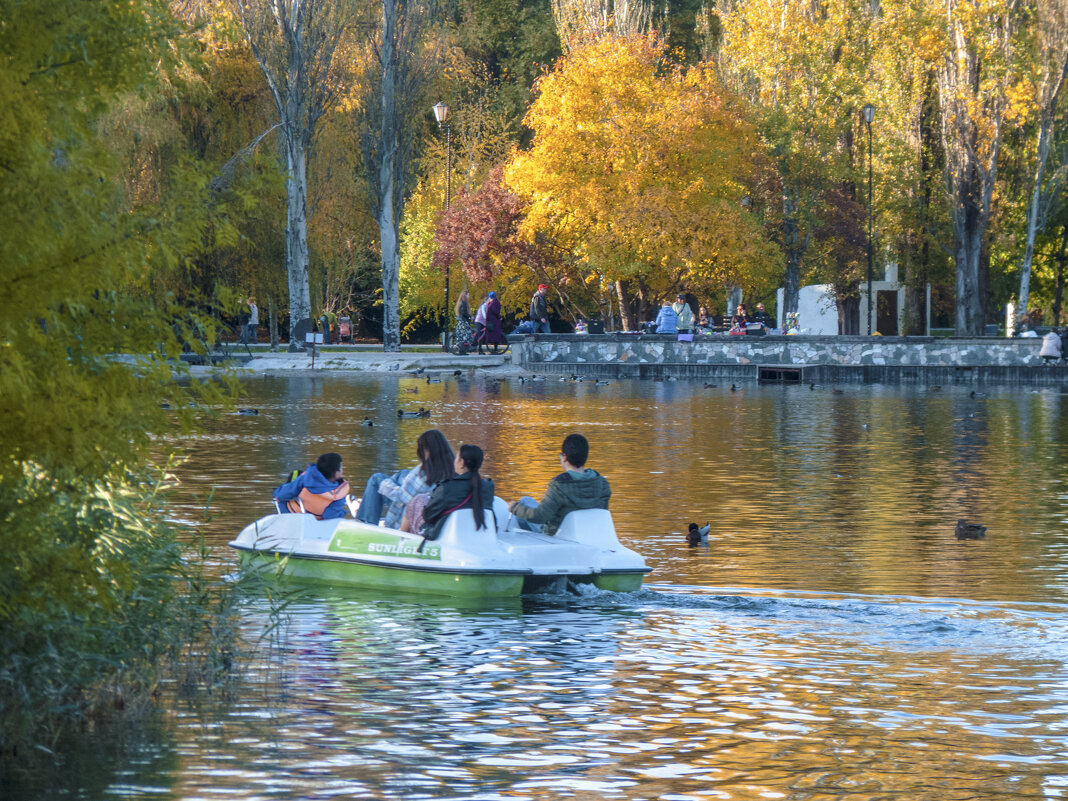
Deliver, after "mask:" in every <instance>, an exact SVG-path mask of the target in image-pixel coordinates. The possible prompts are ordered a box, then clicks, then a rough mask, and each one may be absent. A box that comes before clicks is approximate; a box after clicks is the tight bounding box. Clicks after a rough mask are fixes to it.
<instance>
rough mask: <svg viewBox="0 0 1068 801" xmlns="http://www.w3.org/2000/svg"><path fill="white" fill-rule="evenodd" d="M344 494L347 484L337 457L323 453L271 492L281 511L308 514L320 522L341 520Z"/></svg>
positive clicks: (333, 454)
mask: <svg viewBox="0 0 1068 801" xmlns="http://www.w3.org/2000/svg"><path fill="white" fill-rule="evenodd" d="M348 495H349V482H347V481H346V480H345V479H344V478H343V477H342V475H341V456H340V455H338V454H336V453H324V454H323V455H322V456H320V457H319V458H318V459H317V460H316V461H315V464H310V465H308V467H307V469H305V471H304V472H303V473H301V474H300V475H298V476H297V477H296V478H295V479H293V480H292V481H289V482H287V483H285V484H283V485H282V486H280V487H278V489H276V490H275V491H274V499H275V500H276V501H279V508H280V509H281V511H283V512H302V511H303V512H308V513H309V514H313V515H315V516H316V517H317V518H319V519H320V520H333V519H334V518H338V517H344V516H345V515H346V513H347V512H348V507H347V506H346V504H345V499H346V498H347V497H348ZM301 504H303V505H304V508H303V509H301Z"/></svg>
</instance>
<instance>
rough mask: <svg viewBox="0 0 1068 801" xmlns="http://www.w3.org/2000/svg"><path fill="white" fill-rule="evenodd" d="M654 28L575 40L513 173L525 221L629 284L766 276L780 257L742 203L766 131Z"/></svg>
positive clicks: (705, 284) (543, 85)
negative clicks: (677, 55) (676, 58)
mask: <svg viewBox="0 0 1068 801" xmlns="http://www.w3.org/2000/svg"><path fill="white" fill-rule="evenodd" d="M664 56H665V48H664V44H663V42H662V41H661V40H659V39H658V38H657V37H656V36H653V35H650V36H634V37H619V36H604V37H602V38H600V39H596V40H593V41H589V42H585V43H582V44H580V45H578V46H575V47H573V49H572V50H571V51H570V52H569V54H568V55H567V56H565V57H564V58H561V59H560V61H559V62H558V63H557V65H556V68H555V69H554V70H553V71H552V72H551V73H549V74H547V75H546V76H545V77H544V78H542V79H541V80H540V81H539V83H538V85H537V90H538V98H537V100H536V101H535V102H534V104H533V105H532V107H531V109H530V111H529V112H528V114H527V117H526V120H525V124H526V125H527V126H528V127H530V128H531V129H532V130H533V131H534V139H533V142H532V145H531V148H530V149H529V150H528V151H524V152H517V153H515V154H514V155H513V157H512V159H511V161H510V163H509V164H508V166H507V169H506V171H505V178H506V181H507V183H508V185H509V186H510V187H511V188H512V189H513V190H514V191H515V192H516V193H517V194H518V195H519V196H520V197H521V198H522V199H523V200H525V201H526V202H527V204H528V208H527V216H526V219H525V220H524V221H523V223H522V231H523V233H524V234H525V235H526V236H528V237H530V238H533V237H534V236H535V235H536V234H538V233H539V232H541V233H543V234H548V236H550V237H551V239H552V240H553V241H556V242H567V243H568V244H569V246H570V249H571V251H572V252H573V254H574V257H575V259H576V261H577V262H578V263H579V264H580V265H582V266H583V267H584V269H585V270H586V271H587V272H589V273H593V274H597V275H598V276H600V278H601V280H602V281H607V282H612V283H614V284H615V288H616V291H617V293H618V295H619V301H620V306H621V307H622V311H623V313H624V319H627V316H628V313H627V310H628V308H629V293H631V292H634V291H637V292H640V293H642V295H643V296H646V295H647V294H648V293H650V292H651V293H653V294H662V293H666V292H668V291H669V290H674V289H675V288H681V287H683V286H685V287H686V288H687V289H689V290H690V291H704V292H711V291H715V290H718V289H721V288H722V287H723V286H725V285H738V286H746V287H756V286H759V285H762V284H763V283H764V281H765V280H766V275H767V271H768V270H769V269H771V268H773V267H774V266H775V265H776V264H777V263H778V262H779V261H780V257H779V256H778V254H777V252H776V250H775V247H774V246H773V245H772V244H770V242H769V240H768V238H767V237H766V236H765V233H764V230H763V228H762V224H761V219H760V215H759V214H758V213H754V212H753V211H752V207H751V206H749V205H747V204H746V203H744V202H743V201H744V199H745V198H746V197H747V196H748V195H750V194H751V192H750V189H751V185H752V183H753V182H754V180H755V174H756V172H757V169H758V167H759V165H760V164H762V163H763V154H762V151H761V144H760V140H759V137H758V136H757V135H756V132H755V130H754V129H753V128H752V126H751V125H749V124H748V123H747V122H746V121H745V120H744V118H743V115H742V113H741V108H740V106H739V105H738V104H737V103H736V102H735V101H734V99H733V98H731V97H730V96H729V95H728V94H727V93H726V92H724V91H723V90H722V88H721V87H720V86H719V84H718V83H717V81H716V79H715V77H714V75H713V73H712V71H711V69H708V68H706V67H703V66H696V67H691V68H689V69H684V68H681V67H677V66H673V65H671V64H669V63H668V62H667V60H666V59H665V57H664Z"/></svg>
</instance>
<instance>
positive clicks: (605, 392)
mask: <svg viewBox="0 0 1068 801" xmlns="http://www.w3.org/2000/svg"><path fill="white" fill-rule="evenodd" d="M409 389H417V390H418V392H417V393H415V392H408V391H406V390H409ZM1066 401H1068V396H1064V397H1062V396H1060V395H1058V394H1055V393H1050V392H1038V393H1030V392H1028V393H1020V392H1016V391H1008V390H1006V391H1003V392H993V391H992V392H990V393H989V395H988V396H986V397H979V398H973V397H971V396H970V395H969V393H968V392H967V391H962V390H953V391H951V390H950V388H947V389H946V390H945V391H943V392H941V393H928V392H926V391H922V390H909V389H900V388H894V389H888V388H879V387H847V388H844V391H843V392H842V394H835V393H833V392H832V391H831V390H829V389H828V390H819V389H816V390H810V389H808V388H807V387H757V386H755V385H747V386H745V387H743V388H742V389H741V390H740V391H737V392H731V391H730V390H729V389H726V388H723V389H720V388H716V389H707V390H706V389H702V388H700V385H692V384H687V383H685V382H672V383H667V382H665V383H614V384H611V385H609V386H594V385H592V384H590V383H583V384H577V385H572V384H571V383H569V382H568V383H563V384H562V383H559V382H555V381H552V380H550V381H547V382H544V383H537V384H530V383H527V384H519V383H517V382H503V383H498V382H485V381H481V380H474V379H463V380H459V381H457V380H446V381H445V382H443V383H442V384H432V385H427V384H426V383H425V381H419V380H417V379H414V378H400V379H398V378H394V377H390V378H388V379H377V378H371V379H368V378H358V377H344V378H338V377H332V376H326V377H307V378H285V379H257V380H254V381H250V382H249V396H248V398H247V399H246V400H243V401H242V404H243V405H249V406H256V407H257V408H259V409H260V414H259V415H258V416H255V417H239V416H226V417H223V418H220V419H218V420H217V421H215V422H213V423H212V424H211V426H210V427H209V429H208V430H207V431H206V432H205V434H203V435H202V436H201V437H199V438H198V439H197V440H195V441H193V442H191V443H190V445H191V460H190V462H189V463H188V464H187V465H186V467H185V468H184V474H183V478H184V480H185V481H186V488H185V490H184V491H183V494H182V496H181V497H180V499H179V501H180V503H179V507H178V509H177V514H178V516H179V517H181V518H184V519H188V520H196V519H198V518H199V517H200V516H201V513H202V503H203V499H204V498H205V497H206V496H207V495H208V493H209V491H210V488H211V487H215V488H216V493H215V498H214V502H213V503H214V510H215V512H216V513H218V516H217V517H216V518H215V519H214V520H213V521H212V522H210V523H208V524H206V526H205V530H206V531H207V533H208V535H209V537H210V539H211V541H212V543H213V544H214V547H215V549H216V552H217V554H218V558H219V560H220V562H221V563H223V564H224V565H229V564H230V555H229V554H228V552H227V550H226V548H225V542H226V540H227V539H228V538H230V537H231V536H232V535H233V534H234V532H235V531H236V530H237V529H239V528H240V527H241V526H242V525H244V523H245V522H247V521H248V520H249V519H250V518H252V517H254V516H257V515H259V514H262V513H265V512H266V511H267V510H268V508H269V501H268V500H267V498H268V497H269V493H270V490H271V488H272V487H273V486H275V485H276V484H278V483H279V482H280V481H281V477H282V475H283V474H284V473H285V472H286V471H287V470H288V469H289V468H291V467H293V466H296V465H298V464H301V463H306V462H307V461H308V460H310V459H312V458H314V456H315V455H317V454H318V453H319V452H321V451H323V450H338V451H339V452H341V453H342V455H343V456H344V458H345V468H346V474H347V476H348V477H349V479H350V481H352V482H353V484H354V486H358V485H359V484H360V483H362V481H363V479H365V478H366V476H367V475H368V474H369V473H371V472H372V471H374V470H375V469H379V468H382V467H393V466H398V465H399V466H405V465H407V464H408V463H409V462H410V461H411V460H412V459H413V451H414V443H415V438H416V437H417V436H418V435H419V433H421V432H422V431H423V430H425V428H427V427H428V424H427V421H421V420H404V421H397V420H396V417H395V415H396V408H397V406H398V405H403V406H405V407H409V406H413V405H414V406H425V407H426V408H429V409H430V410H431V412H432V414H433V417H432V418H431V420H430V421H429V423H430V424H432V425H434V426H436V427H439V428H441V429H442V430H443V431H444V432H445V434H446V435H447V436H448V437H449V439H450V441H451V442H453V443H454V444H456V443H459V442H461V441H473V442H478V443H479V444H482V445H483V446H484V447H485V448H486V449H487V452H488V455H489V460H488V461H489V466H488V470H487V472H489V473H490V474H491V475H492V476H493V478H494V479H495V481H496V483H497V486H498V491H499V493H500V494H501V495H502V496H504V497H506V498H511V497H514V496H516V495H518V494H520V493H521V492H531V493H532V494H534V495H539V494H540V492H541V490H542V488H543V487H544V485H545V484H546V483H547V481H548V480H549V479H550V478H551V477H552V475H553V474H554V473H555V472H556V471H557V470H558V466H557V465H558V462H557V460H556V458H555V456H556V453H557V452H558V451H557V450H556V449H557V448H558V446H559V441H560V440H561V439H562V438H563V436H564V435H565V434H566V433H568V432H570V431H572V430H579V431H582V432H583V433H586V434H587V436H589V438H590V440H591V443H592V446H593V453H592V457H591V466H594V467H596V468H597V469H599V470H601V471H602V472H603V473H605V474H606V475H608V476H609V478H610V480H611V481H612V487H613V491H614V494H613V499H612V511H613V515H614V517H615V521H616V526H617V528H618V529H619V531H620V534H621V537H622V538H623V539H624V541H625V542H626V543H627V544H628V545H630V546H631V547H634V548H635V549H637V550H638V551H640V552H642V553H643V554H646V555H647V558H648V559H649V561H650V564H651V565H652V566H653V567H654V572H653V574H652V576H651V577H650V584H649V585H648V586H647V588H646V589H645V590H643V591H641V592H640V593H636V594H633V595H613V594H610V593H600V592H596V591H590V592H588V593H587V594H584V595H581V596H566V597H563V598H551V597H537V598H527V599H522V600H515V601H513V602H508V603H501V604H496V605H492V606H488V607H480V606H477V605H476V606H473V607H470V608H464V607H459V606H456V605H455V604H451V603H447V602H446V603H432V602H427V601H425V600H418V599H410V598H404V597H391V598H382V597H378V596H375V595H373V594H371V595H368V594H365V593H359V592H355V591H341V590H336V589H330V588H322V587H315V586H303V587H301V589H302V591H303V593H304V594H303V595H302V596H301V599H300V600H299V601H297V602H295V603H294V604H293V606H292V607H291V609H290V612H291V618H290V621H289V624H288V626H287V627H286V628H285V629H284V631H283V632H281V635H280V638H279V640H278V642H277V643H276V649H275V650H274V651H273V653H272V654H271V656H270V658H266V657H265V658H264V659H263V660H262V661H261V662H259V663H257V664H256V665H253V666H252V669H251V672H250V675H249V681H248V684H247V686H246V689H245V691H244V693H243V694H242V695H241V696H240V697H239V698H237V699H235V700H234V701H233V702H231V703H226V702H224V701H223V699H219V700H218V702H215V701H213V702H211V703H209V704H207V705H206V706H202V707H197V708H193V707H190V706H189V702H187V701H184V700H182V699H181V698H180V697H177V696H176V697H174V698H172V699H171V700H170V702H169V704H168V707H167V710H166V711H165V713H164V714H163V715H162V716H161V721H160V724H159V726H158V727H157V728H152V729H151V730H146V731H144V732H142V733H141V734H140V737H141V739H140V740H139V741H138V742H137V743H135V744H134V745H130V746H127V747H125V748H123V749H116V751H115V753H114V754H112V755H110V756H109V757H108V758H106V759H100V758H96V760H95V762H93V763H91V764H92V767H88V766H87V765H80V766H79V768H78V769H79V770H82V771H84V773H85V778H84V779H83V780H82V782H81V784H80V785H79V786H80V788H81V789H80V791H78V790H72V789H71V786H69V785H64V787H63V788H61V789H62V790H63V792H52V791H54V790H56V787H55V786H50V787H49V792H45V791H41V790H39V791H38V792H37V793H36V794H34V795H32V796H26V797H39V798H45V797H60V796H67V797H75V796H80V797H87V798H95V797H99V798H110V797H120V796H121V797H124V798H137V799H142V798H157V797H160V795H163V796H165V797H174V798H198V799H224V798H225V799H266V798H278V799H291V798H329V797H337V798H367V799H414V798H428V799H506V798H507V799H532V800H533V799H564V798H568V799H575V798H578V799H602V798H619V799H658V798H664V799H721V798H730V799H755V798H790V799H814V800H815V799H846V798H848V799H864V800H867V799H872V800H874V799H888V798H900V799H932V801H934V800H935V799H938V801H942V800H943V799H957V798H961V799H963V798H969V799H971V798H983V799H1019V798H1035V799H1038V798H1057V797H1064V795H1065V794H1068V768H1066V767H1065V766H1066V765H1068V616H1066V614H1065V613H1066V612H1068V589H1066V579H1068V553H1066V550H1065V547H1066V546H1065V544H1064V538H1063V536H1062V533H1061V531H1062V527H1063V522H1064V519H1065V505H1066V498H1068V493H1066V489H1065V480H1064V478H1063V476H1062V474H1063V471H1062V470H1061V467H1060V465H1061V463H1062V462H1063V459H1062V458H1061V457H1062V454H1063V449H1064V447H1065V445H1066V444H1068V436H1066V434H1068V432H1066V431H1065V427H1064V425H1063V423H1062V422H1061V418H1062V415H1061V404H1062V403H1064V402H1066ZM364 415H370V416H372V417H373V418H374V419H375V420H376V423H377V425H376V426H374V428H371V429H367V428H362V427H361V426H359V424H358V422H359V421H360V420H362V418H363V416H364ZM958 517H965V518H967V519H969V520H975V521H980V522H982V523H983V524H985V525H987V526H988V527H989V529H990V530H989V533H988V538H987V539H986V540H983V541H981V542H965V543H960V542H957V541H956V540H955V539H954V537H953V524H954V522H955V521H956V519H957V518H958ZM705 519H708V520H711V521H712V522H713V539H712V541H711V543H710V545H709V546H707V547H704V548H696V549H689V548H687V547H686V545H685V541H684V538H683V536H682V534H681V533H680V532H682V531H685V528H686V523H687V522H689V521H690V520H696V521H699V522H704V520H705ZM227 569H228V568H227ZM265 606H266V605H265V602H263V601H262V600H259V599H253V600H252V601H251V602H250V605H249V608H248V610H247V616H248V626H249V631H250V632H253V631H254V630H255V628H256V625H257V622H258V621H259V620H260V619H261V618H262V616H263V615H264V614H265V613H266V608H265ZM38 780H39V781H46V779H40V778H39V779H38ZM99 788H106V789H104V790H103V791H100V792H98V791H97V790H98V789H99ZM13 797H17V796H13Z"/></svg>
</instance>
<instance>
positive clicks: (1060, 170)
mask: <svg viewBox="0 0 1068 801" xmlns="http://www.w3.org/2000/svg"><path fill="white" fill-rule="evenodd" d="M1035 15H1036V28H1037V30H1036V31H1035V44H1034V47H1035V62H1036V67H1037V69H1036V73H1037V74H1036V75H1035V78H1034V100H1033V102H1034V108H1035V111H1037V114H1038V132H1037V137H1036V139H1037V141H1036V144H1035V171H1034V176H1033V178H1032V180H1031V203H1030V205H1029V207H1028V211H1027V234H1026V242H1025V245H1024V256H1023V264H1022V265H1021V268H1020V297H1019V303H1020V309H1021V310H1026V309H1027V308H1028V305H1027V304H1028V301H1029V296H1030V285H1031V264H1032V261H1033V260H1034V253H1035V236H1036V234H1037V233H1038V231H1039V229H1041V228H1043V227H1044V225H1045V222H1046V220H1047V219H1048V217H1049V213H1050V208H1051V206H1052V204H1053V202H1054V200H1055V198H1056V195H1057V194H1058V193H1059V192H1060V190H1061V189H1062V187H1063V186H1064V181H1065V179H1066V177H1068V163H1061V164H1058V165H1057V169H1055V170H1054V172H1053V175H1052V176H1051V177H1050V179H1049V180H1047V179H1046V166H1047V163H1048V162H1049V158H1050V151H1051V149H1052V145H1053V141H1054V137H1055V133H1056V132H1055V130H1054V125H1055V123H1056V122H1057V112H1058V107H1059V106H1061V103H1062V101H1063V98H1064V94H1065V88H1064V85H1065V81H1066V79H1068V0H1043V2H1039V3H1037V4H1036V8H1035ZM1057 306H1058V309H1059V306H1060V303H1059V302H1058V304H1057Z"/></svg>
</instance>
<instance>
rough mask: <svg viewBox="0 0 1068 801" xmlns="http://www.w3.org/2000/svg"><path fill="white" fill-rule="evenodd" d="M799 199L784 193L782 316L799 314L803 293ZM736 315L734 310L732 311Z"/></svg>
mask: <svg viewBox="0 0 1068 801" xmlns="http://www.w3.org/2000/svg"><path fill="white" fill-rule="evenodd" d="M797 206H798V204H797V198H795V197H791V196H790V193H789V192H788V191H786V190H785V189H784V190H783V193H782V241H783V249H784V250H785V251H786V274H785V275H784V276H783V282H782V316H783V319H784V320H785V319H786V315H787V314H794V313H796V312H797V303H798V296H799V295H800V293H801V256H802V254H803V253H804V246H803V245H802V244H801V241H800V231H799V230H798V219H797V214H798V210H797ZM730 313H731V314H734V310H733V309H731V310H730Z"/></svg>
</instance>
